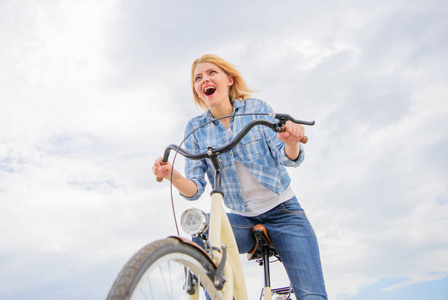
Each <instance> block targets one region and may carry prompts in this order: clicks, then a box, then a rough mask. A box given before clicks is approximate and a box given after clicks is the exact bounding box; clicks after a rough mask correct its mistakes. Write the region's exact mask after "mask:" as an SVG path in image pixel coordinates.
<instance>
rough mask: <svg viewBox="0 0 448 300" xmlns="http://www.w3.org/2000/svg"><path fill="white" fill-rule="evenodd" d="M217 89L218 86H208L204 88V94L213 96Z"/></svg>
mask: <svg viewBox="0 0 448 300" xmlns="http://www.w3.org/2000/svg"><path fill="white" fill-rule="evenodd" d="M215 91H216V88H215V87H214V86H207V87H205V89H204V94H205V95H206V96H211V95H213V94H214V93H215Z"/></svg>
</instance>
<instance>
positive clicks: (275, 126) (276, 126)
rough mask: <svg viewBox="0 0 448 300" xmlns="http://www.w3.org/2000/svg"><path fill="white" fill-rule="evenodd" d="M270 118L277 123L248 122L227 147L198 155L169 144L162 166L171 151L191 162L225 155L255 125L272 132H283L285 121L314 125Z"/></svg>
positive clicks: (304, 140) (303, 140) (282, 117)
mask: <svg viewBox="0 0 448 300" xmlns="http://www.w3.org/2000/svg"><path fill="white" fill-rule="evenodd" d="M269 115H271V116H273V117H274V118H276V119H277V122H271V121H268V120H264V119H258V120H253V121H251V122H249V123H248V124H247V125H246V126H245V127H244V128H243V129H242V130H241V131H240V132H239V133H238V134H237V136H236V137H235V138H234V139H233V140H232V141H231V142H230V143H229V144H227V145H225V146H222V147H219V148H216V149H215V148H212V147H209V148H208V149H207V150H206V151H205V152H202V153H198V154H193V153H191V152H189V151H187V150H185V149H183V148H180V146H177V145H174V144H171V145H169V146H168V147H167V148H166V149H165V152H164V154H163V158H162V162H161V163H162V165H163V164H166V163H167V162H168V157H169V155H170V151H171V150H176V151H177V152H178V153H179V154H181V155H183V156H184V157H186V158H188V159H192V160H200V159H204V158H210V157H212V156H217V155H220V154H222V153H226V152H229V151H230V150H232V149H233V148H234V147H235V146H236V145H237V144H238V143H239V142H240V141H241V140H242V139H243V138H244V137H245V136H246V134H247V133H248V132H249V131H250V130H251V129H252V128H253V127H254V126H256V125H264V126H267V127H269V128H271V129H272V130H274V131H275V132H283V131H284V130H285V129H284V127H283V126H284V125H285V124H286V122H287V121H291V122H293V123H296V124H302V125H309V126H313V125H314V124H315V122H314V121H311V122H310V121H302V120H296V119H294V118H293V117H291V116H290V115H288V114H269ZM300 142H301V143H302V144H306V143H307V142H308V137H307V136H303V137H302V138H301V139H300ZM156 180H157V181H158V182H161V181H162V180H163V178H160V177H157V178H156Z"/></svg>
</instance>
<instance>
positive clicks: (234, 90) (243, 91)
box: [191, 54, 254, 110]
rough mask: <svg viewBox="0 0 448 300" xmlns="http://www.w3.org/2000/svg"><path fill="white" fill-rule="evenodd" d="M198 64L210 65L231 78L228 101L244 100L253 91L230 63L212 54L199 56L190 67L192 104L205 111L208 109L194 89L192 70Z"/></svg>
mask: <svg viewBox="0 0 448 300" xmlns="http://www.w3.org/2000/svg"><path fill="white" fill-rule="evenodd" d="M200 63H212V64H214V65H216V66H218V67H220V68H221V69H222V70H223V71H224V72H225V73H226V74H227V75H230V76H232V78H233V84H232V85H231V86H230V87H229V98H230V99H229V100H232V99H238V100H246V99H247V98H249V97H250V96H251V93H253V92H254V91H253V90H251V89H249V88H248V87H247V85H246V82H245V81H244V79H243V77H242V76H241V74H240V72H238V70H237V69H236V68H235V67H234V66H233V65H232V64H230V63H228V62H227V61H226V60H224V59H222V58H221V57H219V56H216V55H213V54H205V55H203V56H201V57H200V58H198V59H196V60H195V61H194V62H193V65H192V66H191V87H192V89H193V97H194V102H195V103H196V105H199V106H200V107H202V108H203V109H204V110H207V109H208V107H207V105H206V104H205V103H204V101H202V100H201V98H199V95H198V94H197V93H196V90H195V88H194V83H195V82H194V70H195V69H196V66H197V65H198V64H200Z"/></svg>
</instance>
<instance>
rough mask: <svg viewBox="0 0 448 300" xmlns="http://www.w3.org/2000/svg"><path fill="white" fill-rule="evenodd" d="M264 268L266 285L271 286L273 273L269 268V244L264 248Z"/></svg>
mask: <svg viewBox="0 0 448 300" xmlns="http://www.w3.org/2000/svg"><path fill="white" fill-rule="evenodd" d="M263 268H264V286H265V287H271V274H270V270H269V249H268V247H267V246H265V247H264V249H263Z"/></svg>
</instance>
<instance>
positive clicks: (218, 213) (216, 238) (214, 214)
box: [209, 193, 272, 300]
mask: <svg viewBox="0 0 448 300" xmlns="http://www.w3.org/2000/svg"><path fill="white" fill-rule="evenodd" d="M211 202H212V205H211V212H210V228H209V241H210V244H211V246H212V248H214V249H221V245H225V246H226V247H227V259H226V263H225V267H224V277H225V279H226V282H225V284H224V288H223V289H222V299H224V300H232V299H237V300H247V299H248V296H247V288H246V281H245V277H244V272H243V267H242V265H241V259H240V255H239V252H238V246H237V244H236V240H235V236H234V235H233V230H232V227H231V225H230V222H229V218H228V217H227V214H226V212H225V210H224V206H223V196H222V194H220V193H212V195H211ZM221 258H222V254H221V253H220V252H219V251H218V250H213V261H214V262H215V264H216V265H219V263H220V262H221ZM264 299H265V300H272V295H271V288H270V287H265V288H264Z"/></svg>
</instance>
